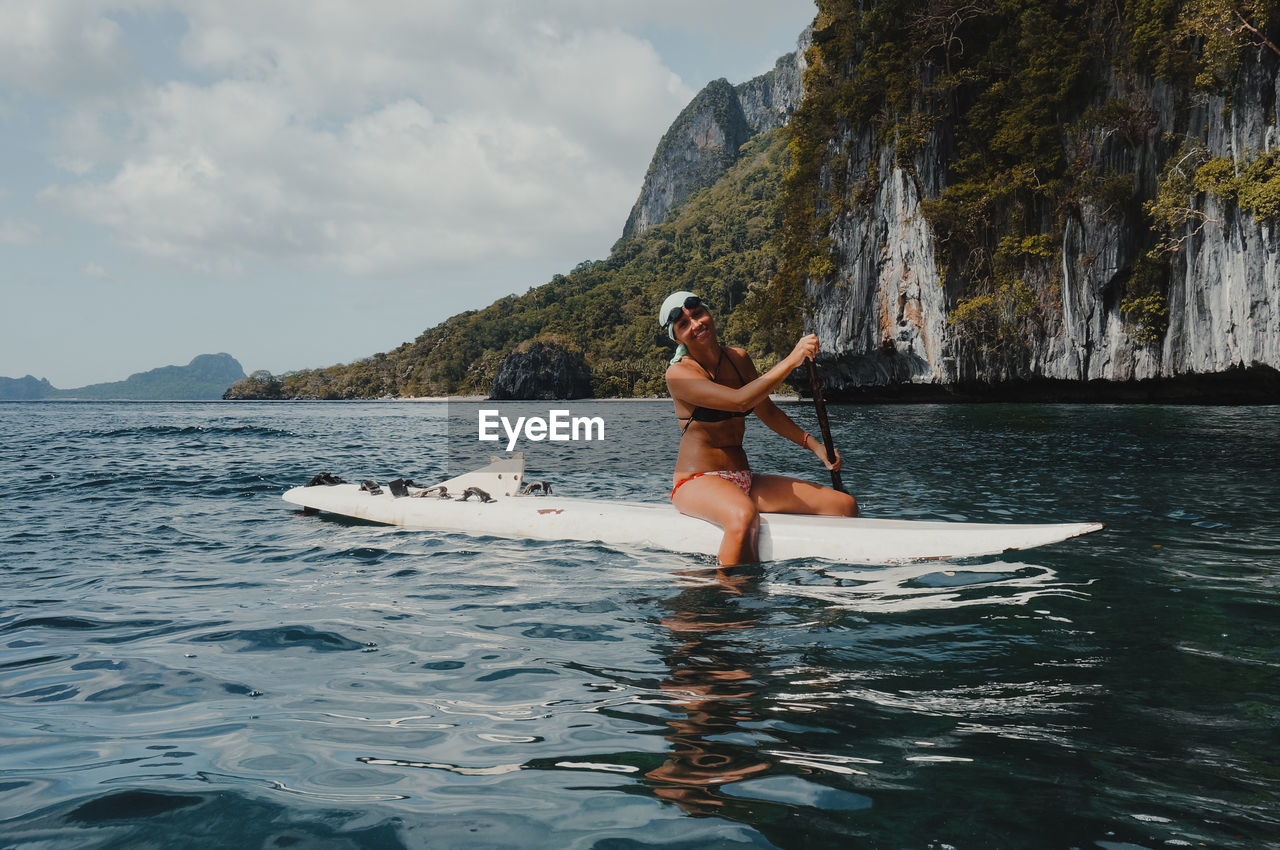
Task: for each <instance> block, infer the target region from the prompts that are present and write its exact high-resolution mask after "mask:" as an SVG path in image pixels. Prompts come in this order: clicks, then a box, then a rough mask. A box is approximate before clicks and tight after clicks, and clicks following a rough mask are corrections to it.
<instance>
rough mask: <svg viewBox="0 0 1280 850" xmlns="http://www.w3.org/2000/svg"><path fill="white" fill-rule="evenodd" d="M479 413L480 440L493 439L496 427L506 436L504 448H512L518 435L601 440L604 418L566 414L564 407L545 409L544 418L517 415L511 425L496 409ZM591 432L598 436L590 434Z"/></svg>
mask: <svg viewBox="0 0 1280 850" xmlns="http://www.w3.org/2000/svg"><path fill="white" fill-rule="evenodd" d="M478 416H479V429H480V439H481V440H489V441H493V442H497V441H498V439H499V434H498V426H499V425H501V426H502V430H503V431H504V432H506V435H507V451H514V450H515V447H516V440H518V439H519V438H520V436H521V434H523V435H524V438H525V439H526V440H532V441H533V442H538V441H540V440H551V441H552V442H557V443H567V442H569V441H570V440H574V441H578V440H603V439H604V418H603V417H601V416H590V417H588V416H570V415H569V411H567V410H549V411H547V418H546V419H543V418H542V417H541V416H529V417H525V416H520V417H517V418H516V421H515V423H514V424H512V422H511V420H510V419H508V418H507V417H505V416H500V415H499V411H497V410H481V411H480V412H479V414H478ZM593 433H595V434H597V435H598V436H594V437H593V436H592V434H593Z"/></svg>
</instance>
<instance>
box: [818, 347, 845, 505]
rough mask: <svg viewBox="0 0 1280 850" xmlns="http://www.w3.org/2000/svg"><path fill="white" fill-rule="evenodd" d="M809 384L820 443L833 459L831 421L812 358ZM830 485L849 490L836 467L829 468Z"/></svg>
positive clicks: (834, 452) (843, 491)
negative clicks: (829, 420) (820, 433)
mask: <svg viewBox="0 0 1280 850" xmlns="http://www.w3.org/2000/svg"><path fill="white" fill-rule="evenodd" d="M809 386H811V387H812V388H813V409H814V410H815V411H816V412H817V414H818V428H819V429H820V430H821V431H822V445H824V446H826V447H827V457H828V458H829V459H831V460H832V461H834V460H835V457H836V449H835V446H833V445H832V444H831V423H830V422H828V421H827V405H826V402H824V401H823V400H822V382H821V381H820V380H818V367H817V366H816V365H814V362H813V361H812V360H810V361H809ZM831 486H832V487H834V488H835V489H836V490H839V491H840V492H841V493H848V492H849V491H848V490H846V489H844V482H843V481H841V480H840V471H839V470H838V469H833V470H831Z"/></svg>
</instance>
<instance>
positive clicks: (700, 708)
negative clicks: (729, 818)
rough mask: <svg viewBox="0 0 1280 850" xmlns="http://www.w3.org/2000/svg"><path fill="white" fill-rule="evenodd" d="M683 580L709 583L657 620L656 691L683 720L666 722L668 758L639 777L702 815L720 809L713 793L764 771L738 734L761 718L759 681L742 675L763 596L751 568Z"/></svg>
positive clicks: (755, 650)
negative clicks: (661, 639) (659, 658)
mask: <svg viewBox="0 0 1280 850" xmlns="http://www.w3.org/2000/svg"><path fill="white" fill-rule="evenodd" d="M685 575H688V576H690V577H696V578H698V579H703V580H705V579H706V578H708V577H713V578H714V582H713V583H709V584H704V585H700V586H698V587H691V588H689V589H687V590H685V591H683V592H681V593H680V594H679V595H678V596H676V597H675V598H673V599H671V600H670V601H669V602H668V607H669V609H670V613H669V614H668V615H667V616H665V617H663V618H662V620H661V621H660V622H661V623H662V625H663V626H665V627H666V628H667V629H668V630H670V632H671V637H672V639H673V641H672V644H671V647H670V649H669V650H668V651H667V652H666V653H665V655H664V658H665V660H666V662H667V665H668V666H669V668H670V670H671V672H670V675H669V676H668V677H667V678H666V679H665V680H663V682H662V684H661V688H662V690H663V691H664V692H665V693H666V694H668V695H669V697H670V699H671V702H670V706H671V709H672V711H673V713H677V712H678V713H682V714H683V716H678V717H673V718H672V719H671V720H669V721H667V725H668V726H669V727H670V728H671V733H670V734H668V735H667V736H666V738H667V740H668V741H670V742H671V751H670V754H669V755H668V757H667V759H666V761H664V762H663V763H662V764H661V765H660V766H659V767H656V768H654V769H653V770H650V771H649V772H647V773H646V774H645V776H646V777H647V778H648V779H649V780H650V782H652V783H653V786H654V793H655V794H656V795H657V796H659V797H661V798H663V799H666V800H671V801H672V802H675V803H677V804H679V805H680V807H681V808H683V809H685V810H686V811H688V812H689V813H691V814H709V813H712V812H714V811H716V810H717V809H718V808H719V807H721V806H723V805H724V802H725V801H724V799H723V798H721V797H720V796H718V795H717V794H716V791H717V789H718V788H719V787H720V786H721V785H724V784H726V783H729V782H738V781H740V780H743V779H747V778H749V777H752V776H756V775H758V774H760V773H763V772H764V771H767V770H768V769H769V768H770V767H771V766H772V764H771V763H770V762H766V761H761V759H760V754H759V752H758V751H757V750H758V746H757V745H758V741H757V740H756V736H757V733H754V732H752V731H751V730H750V729H749V728H743V726H744V724H755V723H757V722H758V721H759V720H760V719H761V714H760V710H759V708H758V706H759V703H760V699H761V697H760V696H759V694H758V693H757V692H758V690H759V688H760V686H761V682H760V681H759V679H757V677H756V676H755V675H753V674H752V672H750V671H751V670H752V669H753V666H754V662H756V661H757V660H758V659H757V656H758V655H759V653H760V647H758V646H755V645H753V644H752V642H751V630H752V629H753V628H754V627H755V625H756V621H757V610H756V606H755V605H754V603H755V602H757V601H758V600H759V599H761V598H762V597H763V595H764V594H763V593H762V592H761V590H760V577H761V573H760V571H759V570H758V569H757V570H751V569H749V568H738V569H736V570H734V571H732V572H726V571H724V570H716V571H710V570H708V571H705V572H698V573H686V574H685ZM747 736H751V737H750V739H748V737H747Z"/></svg>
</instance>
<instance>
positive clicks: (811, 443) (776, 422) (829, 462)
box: [754, 398, 842, 470]
mask: <svg viewBox="0 0 1280 850" xmlns="http://www.w3.org/2000/svg"><path fill="white" fill-rule="evenodd" d="M754 413H755V414H756V416H757V417H758V418H759V420H760V421H761V422H763V423H764V424H765V425H768V426H769V428H770V429H771V430H773V431H774V432H775V433H777V434H780V435H781V436H783V437H786V438H787V439H788V440H790V441H791V442H793V443H795V444H796V445H798V446H802V447H804V448H806V449H808V450H809V451H811V452H813V454H814V455H815V456H816V457H817V458H818V460H820V461H822V465H823V466H825V467H826V468H827V469H832V470H838V469H840V466H841V463H842V461H841V458H840V453H839V452H833V453H834V455H835V457H834V458H833V457H831V456H830V455H829V454H828V453H827V447H826V446H824V445H823V444H822V441H821V440H819V439H818V438H817V437H815V436H813V435H812V434H810V433H809V432H808V431H806V430H804V429H803V428H801V427H800V426H799V425H797V424H796V423H795V422H794V421H793V420H792V418H791V417H790V416H788V415H787V414H786V413H784V412H783V411H782V408H780V407H778V405H776V404H774V403H773V400H772V399H769V398H766V399H765V400H764V401H762V402H760V404H758V405H756V407H755V410H754Z"/></svg>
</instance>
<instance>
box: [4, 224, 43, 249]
mask: <svg viewBox="0 0 1280 850" xmlns="http://www.w3.org/2000/svg"><path fill="white" fill-rule="evenodd" d="M39 239H40V228H39V227H38V226H37V225H36V224H34V223H32V222H30V221H25V220H23V219H20V218H6V219H2V220H0V245H32V244H34V243H36V242H37V241H39Z"/></svg>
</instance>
